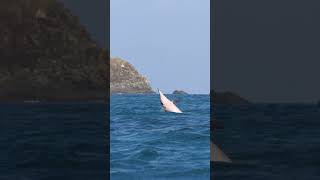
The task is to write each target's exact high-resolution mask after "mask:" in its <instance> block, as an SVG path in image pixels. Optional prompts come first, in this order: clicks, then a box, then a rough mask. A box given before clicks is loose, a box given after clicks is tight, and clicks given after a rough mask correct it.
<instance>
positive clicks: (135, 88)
mask: <svg viewBox="0 0 320 180" xmlns="http://www.w3.org/2000/svg"><path fill="white" fill-rule="evenodd" d="M110 92H111V93H153V91H152V88H151V87H150V84H149V81H148V79H147V78H146V77H143V76H142V75H140V74H139V72H138V71H137V70H136V69H135V68H134V67H133V66H132V65H131V64H130V63H128V62H127V61H124V60H122V59H120V58H111V60H110Z"/></svg>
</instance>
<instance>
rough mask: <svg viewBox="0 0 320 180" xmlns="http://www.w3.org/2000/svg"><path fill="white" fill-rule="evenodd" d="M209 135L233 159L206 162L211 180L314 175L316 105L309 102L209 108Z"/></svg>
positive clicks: (317, 168) (319, 173)
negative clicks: (214, 124)
mask: <svg viewBox="0 0 320 180" xmlns="http://www.w3.org/2000/svg"><path fill="white" fill-rule="evenodd" d="M215 113H216V117H217V121H220V122H221V123H224V129H220V130H217V131H216V133H214V134H215V137H214V139H215V140H216V141H217V144H219V145H220V146H221V147H222V149H223V151H225V153H226V154H228V155H229V156H230V158H231V159H232V160H233V163H232V164H211V165H212V166H211V172H212V177H213V179H218V180H227V179H246V180H257V179H258V180H270V179H272V180H292V179H293V180H295V179H297V180H300V179H308V180H318V179H320V129H319V128H320V108H319V107H317V106H315V105H313V104H253V105H247V106H236V105H234V106H227V105H226V106H217V107H215Z"/></svg>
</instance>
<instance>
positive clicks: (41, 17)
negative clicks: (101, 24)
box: [0, 0, 153, 101]
mask: <svg viewBox="0 0 320 180" xmlns="http://www.w3.org/2000/svg"><path fill="white" fill-rule="evenodd" d="M0 5H1V6H0V14H1V16H0V20H1V21H0V38H1V41H0V59H1V61H0V87H1V88H0V101H34V100H36V101H53V100H54V101H55V100H58V101H59V100H101V99H102V98H104V97H107V95H108V92H107V90H108V86H109V80H111V84H110V91H111V92H112V93H117V92H118V93H151V92H153V91H152V89H151V87H150V85H149V82H148V80H147V79H146V78H145V77H143V76H141V75H140V74H139V73H138V72H137V71H136V70H135V69H134V67H133V66H132V65H130V64H129V63H128V62H126V61H124V60H121V59H119V58H112V59H111V60H110V59H109V52H108V50H106V49H104V48H101V47H99V46H98V45H97V43H96V42H95V41H94V40H93V39H92V38H91V37H90V34H89V32H88V31H87V30H86V28H85V26H83V25H82V24H81V23H80V22H79V19H78V17H77V16H74V15H73V14H72V13H71V11H70V10H68V9H66V8H65V7H64V5H63V3H62V2H58V1H55V0H32V1H27V0H13V1H3V2H1V3H0ZM109 62H110V64H109ZM109 65H110V66H109ZM109 68H110V69H109ZM109 70H110V71H109ZM109 78H110V79H109Z"/></svg>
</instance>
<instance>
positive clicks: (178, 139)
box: [110, 94, 210, 180]
mask: <svg viewBox="0 0 320 180" xmlns="http://www.w3.org/2000/svg"><path fill="white" fill-rule="evenodd" d="M168 97H169V98H170V99H177V100H179V102H178V104H177V106H178V107H179V108H180V109H181V110H182V111H183V112H184V113H182V114H175V113H168V112H164V111H163V110H162V108H161V105H160V100H159V95H157V94H153V95H113V96H112V97H111V106H110V108H111V109H110V113H111V114H110V117H111V122H110V135H111V136H110V139H111V141H110V151H111V153H110V173H111V179H112V180H117V179H121V180H126V179H130V180H134V179H139V180H143V179H147V180H152V179H200V180H201V179H209V178H210V103H209V100H210V99H209V95H168Z"/></svg>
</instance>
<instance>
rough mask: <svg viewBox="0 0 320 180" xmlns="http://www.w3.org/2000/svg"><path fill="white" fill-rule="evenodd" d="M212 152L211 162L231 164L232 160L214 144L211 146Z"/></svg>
mask: <svg viewBox="0 0 320 180" xmlns="http://www.w3.org/2000/svg"><path fill="white" fill-rule="evenodd" d="M210 152H211V153H210V156H211V157H210V161H212V162H225V163H231V159H229V158H228V156H227V155H226V154H225V153H224V152H222V151H221V149H220V148H218V146H216V145H215V144H213V143H211V144H210Z"/></svg>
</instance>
